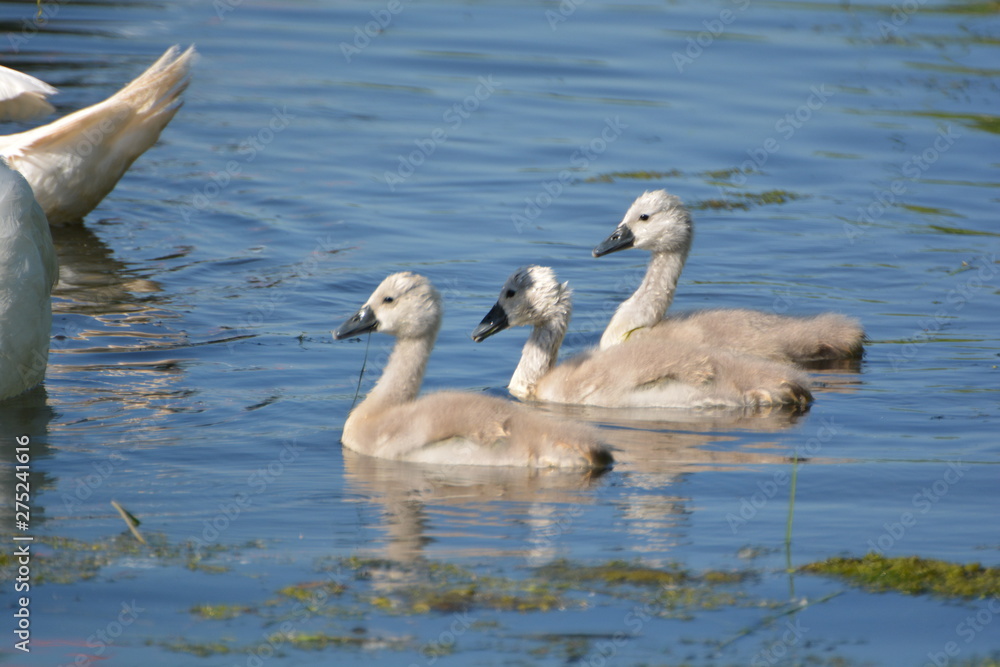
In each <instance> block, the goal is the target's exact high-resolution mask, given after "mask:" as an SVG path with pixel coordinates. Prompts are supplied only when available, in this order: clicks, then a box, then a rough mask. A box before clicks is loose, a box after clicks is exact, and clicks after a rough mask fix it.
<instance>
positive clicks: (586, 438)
mask: <svg viewBox="0 0 1000 667" xmlns="http://www.w3.org/2000/svg"><path fill="white" fill-rule="evenodd" d="M441 314H442V308H441V297H440V295H439V294H438V292H437V290H436V289H434V287H433V286H432V285H431V283H430V281H428V280H427V278H425V277H423V276H420V275H417V274H414V273H410V272H403V273H394V274H392V275H390V276H389V277H387V278H386V279H385V280H384V281H382V284H381V285H379V286H378V288H377V289H376V290H375V291H374V292H373V293H372V295H371V296H370V297H369V298H368V301H367V302H366V303H365V305H364V306H363V307H362V308H361V310H359V311H358V312H357V313H356V314H355V315H353V316H352V317H351V318H350V319H348V320H347V321H346V322H345V323H344V324H343V325H341V327H340V328H339V329H337V330H336V331H335V332H334V333H333V337H334V338H335V339H338V340H340V339H343V338H347V337H349V336H356V335H358V334H362V333H366V332H369V331H379V332H382V333H387V334H389V335H390V336H394V337H395V338H396V344H395V346H394V348H393V351H392V354H391V355H390V357H389V361H388V362H387V363H386V366H385V370H384V371H383V372H382V377H380V378H379V380H378V382H377V383H376V384H375V387H374V388H373V389H372V390H371V392H370V393H369V394H368V396H367V397H366V398H365V400H364V401H362V403H361V404H360V405H358V406H357V407H356V408H354V409H353V410H352V411H351V413H350V415H348V417H347V421H346V422H345V423H344V433H343V443H344V446H345V447H347V448H348V449H352V450H355V451H357V452H360V453H362V454H368V455H371V456H377V457H380V458H385V459H397V460H405V461H415V462H422V463H435V464H444V465H454V464H459V465H490V466H525V467H567V468H603V467H607V466H608V465H610V464H611V462H612V458H611V454H610V453H609V450H608V447H607V446H606V445H605V444H604V442H603V440H602V437H601V434H600V432H599V431H597V430H596V429H594V428H591V427H589V426H584V425H581V424H576V423H572V422H568V421H559V420H555V419H551V418H548V417H545V416H543V415H540V414H537V413H535V412H533V411H532V410H530V409H529V408H527V407H525V406H522V405H518V404H516V403H513V402H511V401H507V400H503V399H501V398H497V397H493V396H485V395H481V394H472V393H464V392H455V391H443V392H437V393H433V394H429V395H426V396H422V397H420V398H417V394H418V393H419V391H420V385H421V383H422V381H423V377H424V371H425V369H426V367H427V360H428V358H429V357H430V354H431V349H432V348H433V347H434V341H435V339H436V338H437V334H438V329H439V328H440V326H441Z"/></svg>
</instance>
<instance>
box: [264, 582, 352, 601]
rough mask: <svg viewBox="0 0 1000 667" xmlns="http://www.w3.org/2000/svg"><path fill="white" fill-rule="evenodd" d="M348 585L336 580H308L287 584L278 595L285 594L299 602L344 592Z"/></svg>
mask: <svg viewBox="0 0 1000 667" xmlns="http://www.w3.org/2000/svg"><path fill="white" fill-rule="evenodd" d="M344 590H346V587H345V586H344V585H343V584H340V583H337V582H335V581H307V582H304V583H301V584H292V585H291V586H285V587H284V588H282V589H280V590H279V591H278V595H283V596H284V597H286V598H291V599H292V600H298V601H299V602H311V601H314V600H317V599H325V598H327V597H329V596H331V595H341V594H343V592H344Z"/></svg>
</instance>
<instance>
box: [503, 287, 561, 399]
mask: <svg viewBox="0 0 1000 667" xmlns="http://www.w3.org/2000/svg"><path fill="white" fill-rule="evenodd" d="M559 306H560V307H557V308H555V309H553V314H552V316H551V317H549V318H546V319H545V320H544V321H542V322H540V323H538V324H536V325H535V326H534V327H533V328H532V330H531V335H530V336H528V341H527V342H526V343H525V344H524V348H523V349H522V350H521V361H520V362H519V363H518V365H517V368H516V369H514V374H513V375H512V376H511V378H510V384H509V385H507V389H508V390H509V391H510V393H511V394H513V395H514V396H517V397H518V398H527V397H529V396H531V395H532V394H533V393H534V391H535V386H536V385H537V384H538V381H539V380H541V379H542V378H543V377H544V376H545V374H546V373H548V372H549V371H550V370H552V368H553V367H554V366H555V365H556V359H557V358H558V357H559V348H560V346H561V345H562V342H563V338H565V337H566V330H567V329H568V328H569V319H570V314H571V309H572V305H571V304H569V303H568V302H566V303H560V304H559Z"/></svg>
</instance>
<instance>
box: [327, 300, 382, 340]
mask: <svg viewBox="0 0 1000 667" xmlns="http://www.w3.org/2000/svg"><path fill="white" fill-rule="evenodd" d="M376 329H378V319H377V318H376V317H375V313H374V311H372V309H371V307H370V306H363V307H362V308H361V310H359V311H358V312H356V313H354V314H353V315H351V317H350V319H348V320H347V321H346V322H344V323H343V324H341V325H340V328H338V329H337V330H336V331H334V332H332V333H333V339H334V340H343V339H345V338H350V337H351V336H357V335H359V334H363V333H368V332H369V331H375V330H376Z"/></svg>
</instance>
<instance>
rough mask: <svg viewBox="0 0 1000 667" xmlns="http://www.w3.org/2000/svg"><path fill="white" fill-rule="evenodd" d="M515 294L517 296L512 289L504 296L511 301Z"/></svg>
mask: <svg viewBox="0 0 1000 667" xmlns="http://www.w3.org/2000/svg"><path fill="white" fill-rule="evenodd" d="M515 294H517V292H515V291H514V290H512V289H509V290H507V294H506V295H505V296H506V297H507V298H508V299H513V298H514V295H515Z"/></svg>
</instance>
